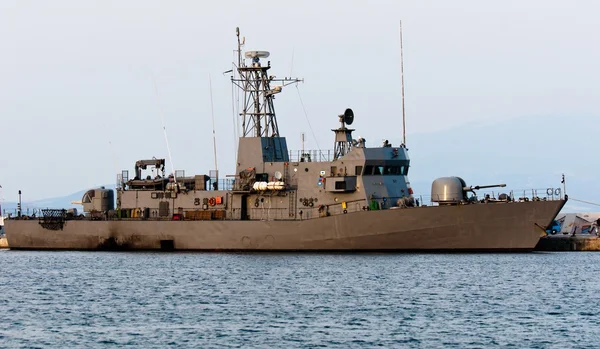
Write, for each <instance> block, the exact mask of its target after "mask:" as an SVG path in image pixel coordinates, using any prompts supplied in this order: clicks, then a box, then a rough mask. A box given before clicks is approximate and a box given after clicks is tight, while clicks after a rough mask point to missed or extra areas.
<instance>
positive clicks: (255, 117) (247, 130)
mask: <svg viewBox="0 0 600 349" xmlns="http://www.w3.org/2000/svg"><path fill="white" fill-rule="evenodd" d="M235 33H236V36H237V40H238V50H237V52H238V65H237V67H236V69H237V71H238V74H239V77H237V78H236V77H235V76H232V77H231V82H232V83H233V84H234V85H235V86H237V87H238V88H240V89H241V90H242V91H243V92H244V102H243V103H244V105H243V108H242V111H241V113H240V116H241V117H242V131H243V137H279V127H278V126H277V118H276V117H275V107H274V106H273V99H274V98H275V94H277V93H279V92H281V89H282V88H283V87H285V86H287V85H290V84H294V83H298V82H302V81H304V80H303V79H298V78H291V77H289V78H288V77H286V78H283V79H276V78H275V76H273V75H267V71H268V70H269V69H270V68H271V62H270V61H268V62H267V65H266V66H263V64H262V63H261V61H260V60H261V58H268V57H269V55H270V54H269V52H267V51H247V52H245V53H244V55H243V56H242V46H243V45H244V43H245V41H246V40H245V38H242V39H240V29H239V28H236V30H235ZM246 59H249V60H250V64H249V65H247V64H246ZM272 82H275V83H279V84H280V85H278V86H274V87H273V88H271V83H272Z"/></svg>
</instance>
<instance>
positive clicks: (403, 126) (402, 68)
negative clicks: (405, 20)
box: [400, 21, 406, 145]
mask: <svg viewBox="0 0 600 349" xmlns="http://www.w3.org/2000/svg"><path fill="white" fill-rule="evenodd" d="M403 51H404V50H403V47H402V21H400V78H401V80H402V144H404V145H406V113H405V111H404V52H403Z"/></svg>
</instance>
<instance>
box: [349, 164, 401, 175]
mask: <svg viewBox="0 0 600 349" xmlns="http://www.w3.org/2000/svg"><path fill="white" fill-rule="evenodd" d="M358 167H359V166H357V170H356V171H357V172H356V173H357V174H358V173H360V172H359V171H358ZM407 173H408V166H395V165H392V166H370V165H367V166H365V171H364V172H363V175H365V176H369V175H374V176H381V175H383V176H406V175H407Z"/></svg>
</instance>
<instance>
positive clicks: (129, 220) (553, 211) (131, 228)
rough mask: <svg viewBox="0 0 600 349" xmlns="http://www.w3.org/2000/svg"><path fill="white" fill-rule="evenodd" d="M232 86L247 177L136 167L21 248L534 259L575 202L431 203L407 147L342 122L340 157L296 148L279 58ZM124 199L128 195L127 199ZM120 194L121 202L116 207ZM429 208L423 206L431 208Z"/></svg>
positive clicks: (32, 226) (15, 222)
mask: <svg viewBox="0 0 600 349" xmlns="http://www.w3.org/2000/svg"><path fill="white" fill-rule="evenodd" d="M236 35H237V56H238V57H237V64H235V69H232V73H233V75H232V77H231V81H232V83H233V84H234V86H235V87H236V88H238V89H239V91H240V96H241V97H242V99H243V108H242V109H241V111H240V113H239V115H240V121H241V126H242V127H241V131H242V133H241V134H240V137H239V144H238V152H237V154H238V155H237V162H236V172H235V174H234V175H232V176H229V177H228V180H227V181H223V180H221V181H219V179H218V173H214V172H213V171H209V174H210V175H206V174H200V175H193V176H186V175H185V173H184V172H182V171H176V172H171V173H167V171H166V169H165V159H157V158H151V159H149V160H139V161H137V162H135V167H134V171H133V173H132V175H131V176H130V174H129V171H127V170H125V171H122V173H120V174H118V175H117V185H116V188H115V190H112V189H105V188H98V189H91V190H89V191H87V192H86V193H85V194H84V195H83V197H82V199H81V204H82V205H83V210H84V213H85V214H77V212H75V211H73V210H65V209H45V210H42V215H41V216H39V217H37V218H35V219H32V218H31V217H23V216H21V217H14V218H12V219H10V220H7V221H6V222H5V224H6V234H7V238H8V243H9V246H10V248H11V249H39V250H41V249H71V250H103V249H108V250H121V249H122V250H209V251H530V250H533V248H534V247H535V246H536V244H537V242H538V240H539V238H540V235H541V234H543V232H544V231H545V229H546V228H547V227H548V226H549V225H550V224H551V222H552V220H553V219H554V217H555V216H556V215H557V214H558V212H559V211H560V210H561V208H562V207H563V205H564V204H565V202H566V200H567V198H566V195H562V193H556V194H557V195H556V196H555V195H554V191H552V195H551V196H549V197H543V198H540V197H532V199H528V198H527V197H521V198H518V197H515V195H513V194H512V193H511V192H508V193H504V194H500V195H497V197H496V195H494V196H493V197H492V196H490V195H485V196H484V197H482V198H479V197H477V194H476V191H477V190H479V189H484V188H490V187H504V185H492V186H468V185H467V184H466V182H465V181H464V180H463V179H462V178H460V177H442V178H438V179H436V180H435V181H434V182H433V183H432V187H431V188H432V189H431V199H430V201H429V202H428V203H427V204H425V203H424V202H420V200H419V197H418V196H416V195H415V194H414V193H413V189H412V188H411V185H410V182H409V179H408V172H409V169H410V160H409V156H408V150H407V148H406V146H405V145H404V144H400V145H398V146H392V144H390V143H389V142H387V141H386V142H384V144H383V145H381V146H376V147H369V146H367V144H366V141H365V140H364V139H362V138H358V139H355V138H353V136H352V133H353V131H354V130H353V129H351V128H349V126H350V125H351V124H352V122H353V120H354V113H353V111H352V110H351V109H346V110H345V111H344V112H343V113H342V114H341V115H333V117H337V120H338V122H339V125H337V128H334V129H333V130H332V131H333V133H334V137H335V141H334V149H333V151H331V152H324V151H318V152H309V151H302V152H294V151H290V150H288V148H287V143H286V139H285V137H283V136H282V135H281V133H280V130H279V127H278V125H277V118H276V116H275V107H274V101H275V96H276V95H277V94H278V93H280V92H282V89H283V88H284V87H285V86H287V85H290V84H296V83H298V82H299V81H301V80H300V79H293V78H282V79H278V78H276V77H275V76H273V75H270V74H269V71H270V69H271V62H270V61H267V62H266V63H265V62H264V60H265V58H268V57H269V52H267V51H246V52H243V50H242V48H243V47H244V43H245V38H240V33H239V29H236ZM332 119H333V118H332ZM115 192H116V195H115ZM115 196H116V197H115ZM421 200H422V201H424V200H423V199H421Z"/></svg>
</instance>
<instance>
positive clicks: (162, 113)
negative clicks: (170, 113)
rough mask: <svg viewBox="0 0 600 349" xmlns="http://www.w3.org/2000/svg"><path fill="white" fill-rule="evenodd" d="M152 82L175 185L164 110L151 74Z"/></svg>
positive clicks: (175, 177) (175, 178) (175, 179)
mask: <svg viewBox="0 0 600 349" xmlns="http://www.w3.org/2000/svg"><path fill="white" fill-rule="evenodd" d="M152 82H153V83H154V92H155V93H156V102H157V103H158V111H159V114H160V120H161V121H162V128H163V132H164V134H165V143H166V144H167V153H168V154H169V162H170V163H171V171H172V173H173V178H174V181H175V183H177V176H175V166H173V157H172V156H171V148H170V147H169V138H168V137H167V127H166V126H165V116H164V110H163V108H162V104H161V103H160V97H159V95H158V87H157V86H156V79H155V78H154V73H152Z"/></svg>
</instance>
